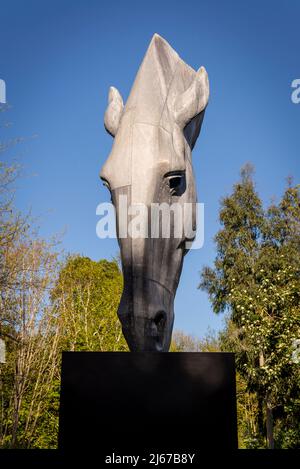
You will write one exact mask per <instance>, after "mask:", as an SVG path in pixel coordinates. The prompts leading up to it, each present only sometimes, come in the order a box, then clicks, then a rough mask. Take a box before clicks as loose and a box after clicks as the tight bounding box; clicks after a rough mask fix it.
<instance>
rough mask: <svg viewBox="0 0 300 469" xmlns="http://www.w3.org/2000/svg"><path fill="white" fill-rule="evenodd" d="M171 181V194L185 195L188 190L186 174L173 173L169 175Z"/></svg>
mask: <svg viewBox="0 0 300 469" xmlns="http://www.w3.org/2000/svg"><path fill="white" fill-rule="evenodd" d="M167 178H168V181H169V188H170V193H171V195H173V196H180V195H182V194H183V193H184V191H185V189H186V182H185V174H184V173H183V172H180V173H172V174H168V175H167Z"/></svg>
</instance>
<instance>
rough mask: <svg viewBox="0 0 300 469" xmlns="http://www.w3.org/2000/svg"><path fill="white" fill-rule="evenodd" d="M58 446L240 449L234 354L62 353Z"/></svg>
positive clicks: (104, 450) (105, 450)
mask: <svg viewBox="0 0 300 469" xmlns="http://www.w3.org/2000/svg"><path fill="white" fill-rule="evenodd" d="M59 447H60V449H63V450H67V451H69V450H72V451H74V450H75V451H76V450H84V451H95V450H96V451H99V452H100V453H101V454H109V453H110V452H113V451H114V452H116V451H122V452H124V451H126V454H130V451H133V452H134V451H135V452H136V450H137V448H138V447H139V448H141V447H142V448H143V449H144V450H153V451H156V452H157V451H180V452H182V451H184V450H187V449H191V450H207V449H213V450H214V451H218V450H220V449H223V450H224V449H226V450H228V449H235V448H237V424H236V392H235V371H234V355H233V354H230V353H157V354H156V353H126V352H125V353H122V352H120V353H119V352H65V353H63V360H62V388H61V402H60V427H59ZM133 454H134V453H133Z"/></svg>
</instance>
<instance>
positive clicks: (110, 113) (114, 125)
mask: <svg viewBox="0 0 300 469" xmlns="http://www.w3.org/2000/svg"><path fill="white" fill-rule="evenodd" d="M123 109H124V103H123V99H122V96H121V95H120V93H119V91H118V90H117V88H114V87H113V86H111V87H110V88H109V93H108V106H107V109H106V112H105V115H104V127H105V129H106V130H107V132H108V133H109V134H110V135H111V136H112V137H115V135H116V133H117V131H118V127H119V124H120V119H121V116H122V112H123Z"/></svg>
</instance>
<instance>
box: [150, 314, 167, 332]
mask: <svg viewBox="0 0 300 469" xmlns="http://www.w3.org/2000/svg"><path fill="white" fill-rule="evenodd" d="M166 320H167V315H166V313H165V311H159V312H158V313H156V315H155V317H154V319H153V322H154V324H155V326H156V329H157V332H158V335H162V334H163V331H164V328H165V325H166Z"/></svg>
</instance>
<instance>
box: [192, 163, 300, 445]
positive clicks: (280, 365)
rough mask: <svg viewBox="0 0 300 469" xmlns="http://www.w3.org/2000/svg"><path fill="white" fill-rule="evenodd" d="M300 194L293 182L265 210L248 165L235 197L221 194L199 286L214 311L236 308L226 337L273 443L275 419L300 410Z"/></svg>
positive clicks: (260, 426)
mask: <svg viewBox="0 0 300 469" xmlns="http://www.w3.org/2000/svg"><path fill="white" fill-rule="evenodd" d="M299 195H300V194H299V186H295V187H288V188H287V189H286V191H285V193H284V195H283V197H282V200H281V201H280V203H279V204H278V205H276V204H275V203H273V204H272V205H271V206H270V207H269V208H268V209H267V210H263V208H262V203H261V201H260V199H259V196H258V194H257V193H256V191H255V187H254V183H253V179H252V171H251V168H249V166H248V167H246V168H244V169H243V170H242V178H241V181H240V182H239V183H238V184H236V185H235V186H234V189H233V193H232V195H231V196H229V197H225V198H224V199H223V200H222V204H221V211H220V223H221V226H222V228H221V230H220V231H219V232H218V234H217V236H216V238H215V241H216V246H217V256H216V260H215V265H214V268H209V267H204V268H203V270H202V273H201V283H200V288H202V289H203V290H205V291H207V292H208V294H209V296H210V299H211V302H212V305H213V309H214V311H215V312H216V313H220V312H222V311H225V310H227V311H229V313H230V322H229V325H230V327H229V328H227V331H225V333H224V336H223V339H224V341H225V343H226V344H227V349H228V348H230V349H231V350H233V351H235V352H236V354H237V368H238V370H239V372H240V374H241V376H242V377H243V378H244V379H246V383H247V385H246V389H247V391H248V392H250V393H255V395H256V397H257V402H258V406H259V409H260V410H259V411H258V415H260V414H261V413H263V415H264V423H265V428H266V438H267V443H268V447H269V448H273V447H274V444H275V441H274V419H275V423H276V420H277V421H278V425H277V427H276V428H277V429H278V428H279V427H280V426H281V427H282V424H283V421H284V419H287V418H289V419H290V421H291V420H292V421H295V419H294V416H295V413H296V412H297V410H298V411H299V407H298V406H299V400H298V401H297V395H299V366H298V365H296V364H295V363H294V362H293V361H292V359H291V357H292V353H293V346H294V344H295V341H296V340H297V339H298V338H299V337H300V320H299V318H300V316H299V293H298V292H299V287H300V284H299V277H300V255H299V252H300V250H299V247H300V242H299V240H300V236H299V233H300V229H299V228H300V216H299V215H300V213H299V207H300V196H299ZM257 420H258V422H257V425H256V427H258V428H259V430H260V431H263V428H262V422H261V421H260V418H259V416H258V417H257ZM279 423H280V425H279ZM283 426H284V425H283ZM276 428H275V430H276V431H277V429H276ZM281 433H282V429H281ZM295 433H296V432H295ZM279 440H280V438H279V436H278V441H279ZM291 445H292V446H293V445H294V447H295V446H297V445H299V438H298V439H297V438H295V439H294V441H293V442H292V443H291Z"/></svg>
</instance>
